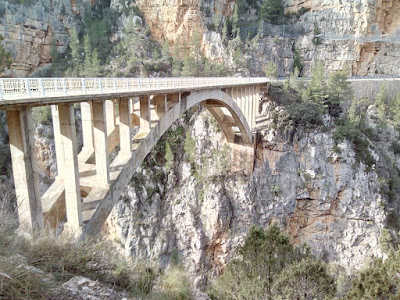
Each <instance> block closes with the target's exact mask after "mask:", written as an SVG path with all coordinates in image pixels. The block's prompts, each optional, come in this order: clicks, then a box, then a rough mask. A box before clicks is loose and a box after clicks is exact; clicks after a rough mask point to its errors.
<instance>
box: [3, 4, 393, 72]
mask: <svg viewBox="0 0 400 300" xmlns="http://www.w3.org/2000/svg"><path fill="white" fill-rule="evenodd" d="M242 2H243V1H242ZM244 2H245V1H244ZM90 3H92V1H89V0H78V1H76V0H75V1H71V0H63V1H50V0H42V1H38V2H33V1H26V2H25V4H15V2H11V1H10V2H8V1H2V2H1V3H0V14H2V18H1V19H0V34H1V35H3V36H4V37H5V45H6V48H7V50H8V51H10V52H11V53H12V55H13V59H14V63H13V65H12V68H11V70H10V71H9V72H8V73H6V75H8V76H25V75H27V74H31V73H32V72H34V71H37V70H38V69H41V68H44V67H46V66H48V65H49V63H50V62H51V56H50V44H51V42H52V41H53V40H54V41H55V43H56V45H57V48H58V50H59V51H61V52H63V51H64V50H65V49H66V48H67V46H68V44H69V42H70V38H69V34H70V31H71V29H72V28H73V27H75V26H79V24H81V17H82V16H83V14H84V11H85V6H86V5H90ZM110 5H111V7H114V8H115V7H122V8H123V7H130V6H131V5H138V7H139V8H140V9H141V11H142V13H143V15H144V19H145V21H146V23H147V24H148V25H149V27H150V30H151V33H152V36H153V37H154V38H155V39H156V40H157V41H158V42H160V43H163V42H164V41H167V42H168V44H169V45H170V47H171V48H172V47H173V45H174V44H175V43H179V48H180V49H181V50H182V51H186V50H187V49H188V48H189V46H190V41H191V37H192V34H193V32H195V31H198V32H199V33H200V34H201V36H202V50H203V52H204V53H205V55H206V57H208V58H210V59H212V60H218V61H224V62H225V63H226V64H228V65H232V64H233V61H232V57H231V56H232V51H233V50H234V49H229V47H227V45H226V44H224V43H223V42H222V36H221V31H222V24H223V22H224V21H225V20H226V19H227V18H231V17H232V15H233V11H234V7H235V1H233V0H218V1H217V0H213V1H211V2H210V1H202V0H174V1H166V0H157V1H147V0H137V1H125V2H121V1H117V0H113V1H111V3H110ZM285 6H286V13H287V14H291V15H292V16H296V14H297V17H295V18H291V19H290V21H289V22H287V24H286V25H270V24H265V26H263V30H262V34H261V38H258V39H256V40H254V39H253V40H252V41H251V43H250V42H246V48H247V50H248V51H245V53H244V54H243V55H244V56H245V57H246V58H247V59H248V62H250V68H246V67H245V68H243V69H242V70H241V72H242V73H243V74H252V75H263V74H264V69H265V67H266V64H267V62H268V61H274V62H275V63H277V65H278V66H279V75H280V76H285V75H287V74H289V73H290V72H292V70H293V62H294V58H295V56H296V52H298V54H299V55H300V57H301V61H302V65H303V75H305V76H308V75H309V74H310V69H311V67H312V64H313V61H314V60H315V59H322V60H324V61H325V63H326V66H327V68H328V69H331V70H338V69H341V68H343V67H344V66H348V67H350V69H351V71H352V74H353V75H354V76H366V75H368V76H371V75H398V67H399V65H400V56H399V55H398V53H399V47H400V46H399V43H400V27H399V22H400V21H399V19H398V18H397V17H396V16H398V14H399V12H400V5H399V3H398V2H397V1H394V0H390V1H383V0H379V1H372V2H371V1H356V2H354V1H341V2H337V1H322V0H321V1H298V0H287V1H285ZM120 13H121V12H120ZM256 14H257V10H255V9H250V8H249V9H248V11H246V13H245V14H244V15H242V16H241V17H242V19H243V20H245V21H246V22H245V23H246V26H245V27H244V28H242V31H243V32H247V31H248V30H249V28H250V29H251V28H252V30H257V27H258V25H257V24H256ZM242 35H243V37H242V39H244V38H245V37H246V34H242ZM316 35H318V40H315V39H314V37H315V36H316ZM115 36H118V33H117V34H116V35H115ZM316 41H317V42H316ZM233 48H234V47H233Z"/></svg>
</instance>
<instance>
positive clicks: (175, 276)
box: [161, 266, 193, 300]
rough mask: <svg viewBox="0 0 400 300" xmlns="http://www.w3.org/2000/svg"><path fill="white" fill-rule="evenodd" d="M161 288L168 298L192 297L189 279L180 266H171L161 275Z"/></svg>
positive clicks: (183, 298)
mask: <svg viewBox="0 0 400 300" xmlns="http://www.w3.org/2000/svg"><path fill="white" fill-rule="evenodd" d="M161 290H162V291H163V293H164V294H165V295H166V296H167V297H169V298H170V299H174V300H190V299H193V297H192V292H191V285H190V282H189V279H188V278H187V275H186V272H185V270H184V269H183V268H182V267H180V266H173V267H172V268H171V269H170V270H168V271H167V272H166V274H164V275H163V276H162V278H161Z"/></svg>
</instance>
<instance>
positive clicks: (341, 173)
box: [105, 98, 394, 288]
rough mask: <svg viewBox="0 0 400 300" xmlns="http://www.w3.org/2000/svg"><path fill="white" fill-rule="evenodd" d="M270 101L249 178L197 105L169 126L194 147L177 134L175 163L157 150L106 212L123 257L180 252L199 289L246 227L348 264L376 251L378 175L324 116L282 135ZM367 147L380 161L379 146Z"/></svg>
mask: <svg viewBox="0 0 400 300" xmlns="http://www.w3.org/2000/svg"><path fill="white" fill-rule="evenodd" d="M266 99H267V98H266ZM277 109H278V110H279V106H277V105H276V103H274V102H271V101H269V100H264V102H263V106H262V112H263V115H264V116H265V118H266V119H265V123H264V125H263V127H264V129H263V130H261V131H260V132H259V134H258V139H257V144H256V145H257V146H256V149H255V167H254V172H253V173H252V174H251V175H250V176H247V175H245V174H243V173H242V172H236V173H232V172H230V171H229V168H227V167H226V161H225V159H226V157H230V156H229V153H228V152H224V149H225V146H226V141H225V138H224V136H223V134H222V133H221V132H220V131H219V130H218V127H217V126H215V121H213V119H212V117H211V116H210V115H209V113H208V112H207V111H204V110H202V109H200V110H199V111H197V112H195V113H194V115H192V116H191V118H190V121H189V124H190V125H189V126H188V125H185V123H182V122H183V120H182V122H180V123H178V124H176V125H175V127H174V128H173V129H177V128H180V127H181V126H182V125H183V126H184V127H185V129H184V130H187V131H188V132H189V133H190V135H191V136H193V137H194V138H195V140H196V142H195V148H194V149H193V153H192V154H187V148H186V146H185V147H183V145H184V144H186V142H185V141H184V140H179V139H178V140H177V142H176V144H174V145H172V147H173V148H174V149H175V154H174V155H175V159H174V163H173V165H172V167H169V166H165V165H164V163H163V161H164V160H163V157H162V155H161V156H159V157H158V159H154V157H157V154H156V153H153V155H155V156H153V158H151V156H150V158H149V157H148V158H147V160H146V162H145V163H144V164H143V166H142V169H140V170H138V172H137V173H136V175H135V177H134V178H133V179H132V181H131V184H130V185H129V186H128V187H127V189H126V191H125V193H124V195H123V197H122V199H121V200H120V201H119V202H118V204H117V205H116V207H115V208H114V210H113V212H112V215H111V216H110V218H109V220H108V224H107V225H106V227H105V230H106V231H107V232H108V234H109V236H110V237H111V238H112V239H114V240H116V241H120V243H121V246H122V247H123V248H124V249H125V252H126V253H127V254H128V255H131V256H134V257H136V258H151V259H153V260H155V261H161V264H162V265H168V264H169V263H170V261H171V259H172V257H173V256H174V255H175V254H178V256H179V259H180V260H181V261H182V262H183V263H184V265H185V266H186V267H187V268H188V270H189V271H190V273H191V275H192V276H193V278H194V283H195V286H196V287H197V288H201V287H203V286H204V284H206V283H207V282H209V279H210V278H212V277H213V276H215V275H216V274H219V273H220V272H221V270H222V269H223V267H224V265H225V264H226V262H227V261H228V260H229V259H230V258H231V257H232V255H233V253H234V249H235V248H236V247H237V245H238V244H239V243H241V242H242V241H243V239H244V237H245V236H246V233H247V232H248V230H249V228H250V227H251V226H252V225H259V226H261V227H263V228H266V227H268V226H269V225H270V224H272V223H277V224H279V225H280V226H281V227H282V228H284V230H285V231H286V233H288V234H289V235H290V237H291V239H292V241H293V242H294V243H295V244H297V245H301V244H304V243H307V244H308V245H309V246H310V247H311V249H312V251H313V252H314V253H316V254H318V255H320V256H323V257H325V258H326V259H327V260H328V261H330V262H333V263H336V264H338V265H340V266H342V267H343V268H344V269H345V270H347V272H351V271H354V270H356V269H359V268H360V267H361V266H362V265H363V263H364V261H365V259H366V258H368V257H371V256H382V255H383V253H382V252H381V248H380V236H381V232H382V229H383V228H384V227H386V224H387V211H386V210H385V203H386V202H387V199H386V196H382V190H381V185H382V177H380V176H378V172H377V171H376V169H375V168H373V169H372V170H369V169H368V168H367V167H366V165H364V164H363V163H362V162H358V161H357V158H356V153H355V151H354V147H353V145H352V144H351V143H350V142H342V143H340V144H339V145H338V147H339V148H340V149H339V150H338V149H335V142H334V140H333V138H332V134H333V132H334V131H335V126H333V123H332V121H331V120H330V119H329V118H328V119H326V120H325V128H330V129H326V130H325V131H324V132H321V128H316V129H308V130H306V129H297V130H296V131H295V133H294V134H293V135H282V134H281V133H280V130H279V129H278V128H277V127H276V125H274V122H275V121H274V118H273V112H274V111H276V110H277ZM393 137H394V136H393ZM393 137H392V138H393ZM186 139H187V138H186ZM167 140H168V139H167ZM163 142H165V140H164V141H161V144H160V145H159V147H162V143H163ZM170 143H171V141H170ZM183 148H185V150H184V149H183ZM158 149H160V148H158ZM157 151H159V150H157ZM371 151H373V155H374V157H376V158H377V160H383V161H385V157H386V156H385V155H386V154H382V153H379V154H378V152H374V151H375V150H371ZM388 151H389V150H388ZM389 152H390V151H389ZM191 155H194V158H191V159H188V157H190V156H191ZM391 157H392V158H391V159H392V160H391V161H394V156H393V153H392V154H391ZM228 160H229V159H228ZM155 161H157V162H158V163H155ZM196 165H197V166H201V167H196ZM390 165H391V163H389V162H385V163H384V166H386V168H389V169H390ZM193 170H195V171H193ZM174 253H175V254H174Z"/></svg>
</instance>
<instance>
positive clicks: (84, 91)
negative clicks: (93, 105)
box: [82, 78, 86, 94]
mask: <svg viewBox="0 0 400 300" xmlns="http://www.w3.org/2000/svg"><path fill="white" fill-rule="evenodd" d="M82 92H83V93H84V94H86V81H85V78H82Z"/></svg>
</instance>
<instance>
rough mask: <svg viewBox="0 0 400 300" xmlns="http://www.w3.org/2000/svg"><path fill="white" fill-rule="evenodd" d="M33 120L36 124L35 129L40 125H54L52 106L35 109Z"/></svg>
mask: <svg viewBox="0 0 400 300" xmlns="http://www.w3.org/2000/svg"><path fill="white" fill-rule="evenodd" d="M32 119H33V122H34V123H35V127H37V126H38V125H39V124H43V125H50V124H52V120H53V119H52V115H51V109H50V106H39V107H35V108H33V111H32Z"/></svg>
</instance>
